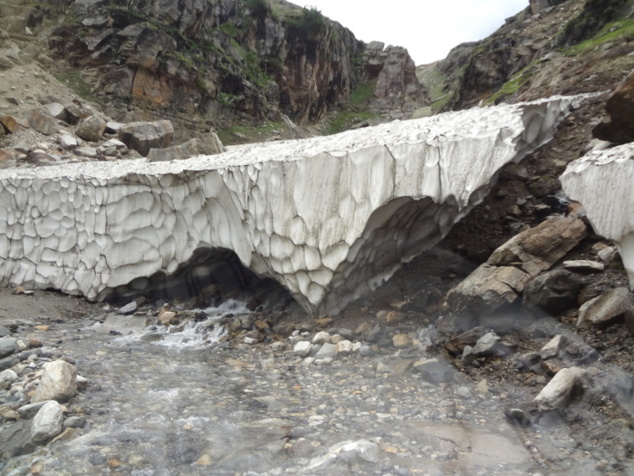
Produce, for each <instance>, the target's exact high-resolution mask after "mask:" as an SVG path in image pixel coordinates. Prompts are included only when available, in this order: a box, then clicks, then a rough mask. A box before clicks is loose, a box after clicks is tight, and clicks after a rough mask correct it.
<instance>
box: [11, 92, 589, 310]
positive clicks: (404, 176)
mask: <svg viewBox="0 0 634 476" xmlns="http://www.w3.org/2000/svg"><path fill="white" fill-rule="evenodd" d="M579 100H581V99H580V98H570V97H555V98H551V99H547V100H540V101H536V102H533V103H526V104H518V105H503V106H497V107H494V108H476V109H471V110H467V111H461V112H456V113H447V114H443V115H439V116H433V117H429V118H426V119H421V120H415V121H406V122H394V123H389V124H383V125H380V126H377V127H374V128H366V129H362V130H356V131H350V132H346V133H343V134H339V135H336V136H329V137H321V138H313V139H306V140H302V141H287V142H274V143H264V144H254V145H246V146H240V147H234V148H231V149H229V150H228V151H227V152H225V153H222V154H219V155H214V156H199V157H194V158H191V159H188V160H182V161H174V162H152V163H150V162H148V161H147V160H146V159H140V160H127V161H120V162H116V163H89V164H85V163H84V164H68V165H64V166H52V167H45V168H39V169H32V170H15V169H6V170H2V171H0V202H1V203H3V207H0V284H21V285H24V286H29V287H37V288H55V289H59V290H61V291H63V292H66V293H70V294H78V295H83V296H85V297H87V298H88V299H92V300H95V299H96V300H99V299H103V298H105V297H106V296H108V295H109V294H110V293H112V292H113V291H114V290H115V289H116V288H117V287H121V286H131V287H132V288H133V289H135V290H138V291H141V292H142V291H143V290H144V289H146V288H147V286H149V282H150V281H149V279H148V278H149V277H151V276H152V275H155V274H156V273H164V274H167V275H170V274H173V273H175V272H176V271H177V270H178V269H179V268H180V267H182V266H184V265H186V264H187V262H188V260H190V259H191V258H192V256H193V255H194V252H195V251H197V250H200V249H229V250H232V251H233V252H235V254H236V255H237V256H238V258H239V259H240V261H241V262H242V263H243V264H244V266H245V267H247V268H249V269H251V270H252V271H254V272H255V273H257V274H258V275H260V276H266V277H271V278H274V279H276V280H277V281H278V282H280V283H281V284H282V285H283V286H284V287H285V288H287V289H288V290H289V291H290V292H291V293H292V294H293V296H294V297H295V299H296V300H297V301H298V302H299V303H300V304H301V305H302V306H303V307H304V308H305V309H306V310H307V311H309V312H311V313H312V314H320V315H323V314H336V313H338V312H339V311H341V310H342V309H343V308H344V307H345V306H346V305H347V304H348V303H349V302H351V301H352V300H354V299H356V298H357V297H359V296H361V295H363V294H365V293H367V292H369V291H371V290H373V289H374V288H375V287H376V286H378V285H379V284H380V283H381V282H383V281H384V280H386V279H387V278H389V277H390V276H391V275H392V274H393V273H394V272H395V271H396V270H397V269H398V268H399V266H400V264H401V263H402V262H404V261H407V260H409V259H411V258H412V257H414V256H415V255H417V254H418V253H420V252H422V251H424V250H426V249H428V248H430V247H431V246H433V245H434V244H435V243H437V242H438V241H439V240H440V239H442V237H444V236H445V235H446V233H447V232H448V231H449V229H450V228H451V227H452V225H453V224H454V223H456V222H457V221H458V220H460V218H462V217H463V216H464V215H465V214H467V213H468V211H469V210H470V209H471V208H472V207H473V206H475V205H476V204H477V203H478V202H479V201H480V200H481V199H482V198H483V197H484V195H485V194H486V193H487V192H488V190H489V188H490V185H491V183H492V181H493V180H494V178H495V176H496V173H497V172H498V170H499V169H500V168H501V167H502V166H503V165H505V164H507V163H509V162H511V161H519V160H520V159H521V158H522V157H524V156H525V155H526V154H527V153H529V152H531V151H532V150H534V149H535V148H537V147H539V146H540V145H542V144H544V143H545V142H547V141H549V140H550V139H551V138H552V136H553V133H554V131H555V128H556V126H557V124H558V123H559V121H561V120H562V119H563V118H564V117H565V115H566V114H567V112H568V110H569V108H570V107H571V106H572V105H573V103H574V102H575V101H579Z"/></svg>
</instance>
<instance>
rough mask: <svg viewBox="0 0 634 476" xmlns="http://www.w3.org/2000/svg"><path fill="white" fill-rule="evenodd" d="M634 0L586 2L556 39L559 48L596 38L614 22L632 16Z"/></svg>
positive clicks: (591, 0) (596, 0)
mask: <svg viewBox="0 0 634 476" xmlns="http://www.w3.org/2000/svg"><path fill="white" fill-rule="evenodd" d="M633 5H634V1H633V0H586V2H584V5H583V8H582V9H581V11H580V12H579V14H577V15H576V16H575V17H574V18H572V19H571V20H570V21H569V22H568V23H566V25H565V26H564V28H563V29H562V31H561V32H560V33H559V34H558V35H557V37H556V43H557V45H559V46H565V45H575V44H577V43H580V42H582V41H584V40H588V39H591V38H596V37H597V36H599V35H600V32H602V31H605V27H606V26H607V25H608V24H609V23H612V22H615V21H617V20H619V19H623V18H626V17H629V16H631V9H632V6H633Z"/></svg>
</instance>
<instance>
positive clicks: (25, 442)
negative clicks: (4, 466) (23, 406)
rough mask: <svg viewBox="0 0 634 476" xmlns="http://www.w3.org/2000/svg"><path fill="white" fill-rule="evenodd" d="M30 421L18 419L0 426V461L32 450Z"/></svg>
mask: <svg viewBox="0 0 634 476" xmlns="http://www.w3.org/2000/svg"><path fill="white" fill-rule="evenodd" d="M34 449H35V445H34V444H33V443H32V442H31V421H30V420H18V421H15V422H11V423H4V424H3V425H2V426H1V427H0V461H2V460H6V459H8V458H13V457H16V456H20V455H24V454H29V453H31V452H33V450H34Z"/></svg>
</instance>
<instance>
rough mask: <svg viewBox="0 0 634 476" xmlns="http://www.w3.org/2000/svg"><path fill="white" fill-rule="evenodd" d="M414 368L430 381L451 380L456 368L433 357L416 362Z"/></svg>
mask: <svg viewBox="0 0 634 476" xmlns="http://www.w3.org/2000/svg"><path fill="white" fill-rule="evenodd" d="M412 370H413V371H414V372H415V373H418V374H420V376H421V378H422V379H423V380H425V381H426V382H429V383H434V384H438V383H446V382H451V381H452V380H453V378H454V374H455V373H456V370H455V369H454V368H453V367H452V366H451V365H450V364H449V363H447V362H445V361H442V360H439V359H436V358H433V359H423V360H419V361H417V362H414V365H413V366H412Z"/></svg>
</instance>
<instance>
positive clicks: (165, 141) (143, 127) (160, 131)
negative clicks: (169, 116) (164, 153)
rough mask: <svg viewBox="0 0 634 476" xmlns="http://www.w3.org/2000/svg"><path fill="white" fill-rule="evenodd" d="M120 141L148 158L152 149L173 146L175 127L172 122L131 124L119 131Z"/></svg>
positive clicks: (125, 125)
mask: <svg viewBox="0 0 634 476" xmlns="http://www.w3.org/2000/svg"><path fill="white" fill-rule="evenodd" d="M119 140H120V141H121V142H123V143H124V144H125V145H127V146H128V148H130V149H134V150H136V151H137V152H138V153H139V154H141V155H143V156H147V155H148V153H149V152H150V149H163V148H165V147H169V146H171V145H172V141H173V140H174V126H172V123H171V122H170V121H156V122H130V123H129V124H124V125H123V126H121V128H120V129H119Z"/></svg>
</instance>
